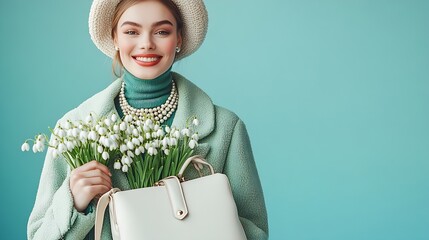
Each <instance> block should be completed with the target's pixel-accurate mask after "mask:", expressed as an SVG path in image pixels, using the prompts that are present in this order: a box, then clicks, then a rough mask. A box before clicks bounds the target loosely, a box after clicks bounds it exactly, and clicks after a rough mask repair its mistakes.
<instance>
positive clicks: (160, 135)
mask: <svg viewBox="0 0 429 240" xmlns="http://www.w3.org/2000/svg"><path fill="white" fill-rule="evenodd" d="M156 135H158V137H163V136H164V131H163V130H162V128H160V129H158V131H157V132H156Z"/></svg>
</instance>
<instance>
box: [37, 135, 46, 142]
mask: <svg viewBox="0 0 429 240" xmlns="http://www.w3.org/2000/svg"><path fill="white" fill-rule="evenodd" d="M37 141H40V142H45V136H43V135H41V134H40V135H38V136H37Z"/></svg>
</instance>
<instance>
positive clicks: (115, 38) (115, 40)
mask: <svg viewBox="0 0 429 240" xmlns="http://www.w3.org/2000/svg"><path fill="white" fill-rule="evenodd" d="M113 46H115V48H116V47H119V46H118V39H117V37H116V32H114V33H113Z"/></svg>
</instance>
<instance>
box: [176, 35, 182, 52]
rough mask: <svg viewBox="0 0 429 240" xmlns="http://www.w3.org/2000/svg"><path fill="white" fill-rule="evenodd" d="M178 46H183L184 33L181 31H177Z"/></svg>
mask: <svg viewBox="0 0 429 240" xmlns="http://www.w3.org/2000/svg"><path fill="white" fill-rule="evenodd" d="M177 46H178V47H179V48H182V34H181V33H180V32H178V33H177Z"/></svg>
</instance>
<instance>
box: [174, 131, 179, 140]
mask: <svg viewBox="0 0 429 240" xmlns="http://www.w3.org/2000/svg"><path fill="white" fill-rule="evenodd" d="M173 137H175V138H177V139H179V138H180V131H179V130H176V131H174V133H173Z"/></svg>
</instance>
